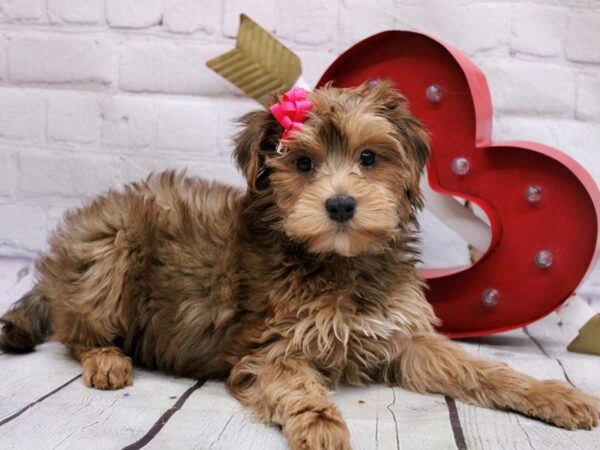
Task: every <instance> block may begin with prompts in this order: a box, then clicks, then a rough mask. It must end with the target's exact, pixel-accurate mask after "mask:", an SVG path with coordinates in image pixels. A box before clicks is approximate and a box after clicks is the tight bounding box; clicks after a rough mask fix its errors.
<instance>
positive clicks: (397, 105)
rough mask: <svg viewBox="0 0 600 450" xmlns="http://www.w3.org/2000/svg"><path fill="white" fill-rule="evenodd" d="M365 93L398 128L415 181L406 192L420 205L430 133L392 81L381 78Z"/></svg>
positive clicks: (416, 204) (413, 180)
mask: <svg viewBox="0 0 600 450" xmlns="http://www.w3.org/2000/svg"><path fill="white" fill-rule="evenodd" d="M366 95H367V96H368V97H369V99H370V100H371V101H372V102H373V103H374V104H375V105H377V106H378V108H379V111H380V113H381V114H382V115H383V116H385V117H386V118H387V119H388V120H389V121H390V122H392V123H393V124H394V126H395V128H396V130H397V133H398V134H397V136H398V140H399V141H400V144H401V145H402V147H403V148H404V150H405V151H406V152H407V154H408V157H409V160H410V163H411V172H412V174H411V177H412V183H411V184H410V187H409V192H407V193H408V194H409V196H410V197H411V201H412V202H413V205H414V206H416V207H418V208H420V207H421V206H422V202H421V190H420V188H419V182H420V179H421V173H422V172H423V169H424V167H425V164H426V163H427V159H428V158H429V153H430V149H429V133H428V132H427V129H426V128H425V126H424V125H423V124H422V123H421V121H420V120H419V119H417V118H416V117H415V116H413V114H412V113H411V112H410V110H409V109H408V102H407V100H406V98H405V97H404V96H403V95H402V94H400V93H399V92H398V91H397V90H395V89H394V87H393V85H392V83H391V82H390V81H382V82H380V83H377V84H376V85H374V86H371V87H370V88H369V89H368V91H367V94H366Z"/></svg>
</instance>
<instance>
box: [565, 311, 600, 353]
mask: <svg viewBox="0 0 600 450" xmlns="http://www.w3.org/2000/svg"><path fill="white" fill-rule="evenodd" d="M567 350H569V351H570V352H577V353H589V354H591V355H600V314H596V315H595V316H594V317H592V318H591V319H590V320H589V321H588V322H587V323H586V324H585V325H584V326H583V327H582V328H581V329H580V330H579V334H578V335H577V337H576V338H575V339H574V340H573V342H571V343H570V344H569V346H568V347H567Z"/></svg>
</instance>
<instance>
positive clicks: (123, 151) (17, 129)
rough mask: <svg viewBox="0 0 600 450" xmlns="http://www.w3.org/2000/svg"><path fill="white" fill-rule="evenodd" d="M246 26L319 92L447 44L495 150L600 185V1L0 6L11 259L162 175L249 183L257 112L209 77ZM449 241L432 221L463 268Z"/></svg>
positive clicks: (1, 232) (2, 184)
mask: <svg viewBox="0 0 600 450" xmlns="http://www.w3.org/2000/svg"><path fill="white" fill-rule="evenodd" d="M241 12H245V13H247V14H249V15H250V16H251V17H253V18H255V19H256V20H258V21H259V22H260V23H262V24H263V25H264V26H265V27H266V28H267V29H269V30H270V31H272V32H274V33H275V34H276V35H277V36H278V37H280V38H281V39H282V40H283V41H284V42H285V43H286V44H287V45H288V46H289V47H291V48H292V49H293V50H295V51H297V52H298V53H299V54H300V56H301V57H302V61H303V65H304V75H305V78H306V79H307V80H308V81H309V82H310V83H315V82H316V81H317V80H318V78H319V76H320V75H321V73H322V72H323V71H324V70H325V68H326V67H327V66H328V65H329V64H330V63H331V62H332V61H333V60H334V59H335V57H336V56H337V55H338V54H340V53H341V52H342V51H343V50H345V49H346V48H347V47H348V46H350V45H351V44H353V43H355V42H357V41H358V40H360V39H362V38H364V37H366V36H368V35H370V34H373V33H376V32H378V31H382V30H385V29H390V28H399V29H415V30H420V31H424V32H426V33H430V34H432V35H436V36H439V37H440V38H442V39H443V40H445V41H447V42H449V43H451V44H453V45H454V46H456V47H457V48H459V49H461V50H462V51H464V52H465V53H467V54H468V55H469V56H471V57H472V58H473V59H474V60H475V61H476V63H478V64H479V65H480V66H481V67H482V68H483V70H484V71H485V72H486V74H487V76H488V81H489V84H490V88H491V92H492V97H493V100H494V103H495V131H494V137H495V138H496V139H498V140H501V139H530V140H538V141H541V142H543V143H546V144H549V145H552V146H556V147H558V148H561V149H562V150H563V151H565V152H567V153H569V154H571V155H573V156H574V157H576V158H577V159H578V160H579V161H581V162H582V163H583V164H584V165H585V166H586V167H587V168H588V170H590V172H591V173H592V174H593V176H594V177H595V178H596V180H597V181H600V148H599V146H600V144H599V142H600V1H599V0H378V1H374V0H340V1H336V0H307V1H301V2H299V1H291V0H278V1H276V0H260V1H259V0H251V1H250V0H246V1H242V0H0V255H1V254H23V253H25V254H32V253H33V252H34V251H35V250H37V249H40V248H43V246H44V241H45V238H46V235H47V233H48V232H49V231H50V230H51V229H52V228H53V227H54V225H55V223H56V221H57V220H58V218H59V217H60V215H61V214H62V212H63V210H64V209H65V208H67V207H72V206H75V205H77V204H79V203H80V202H81V201H83V200H84V199H87V198H89V197H91V196H93V195H94V194H95V193H97V192H101V191H102V190H104V189H107V188H109V187H117V186H119V185H121V184H122V183H124V182H126V181H131V180H134V179H139V178H142V177H144V176H145V175H146V174H147V173H148V172H149V171H151V170H161V169H164V168H167V167H177V168H182V167H187V168H188V171H189V172H190V173H193V174H200V175H203V176H206V177H209V178H218V179H222V180H225V181H227V182H232V183H236V184H239V185H242V181H241V178H240V176H239V175H238V174H237V173H236V171H235V170H234V168H233V165H232V164H231V160H230V156H229V153H230V150H231V145H230V137H231V134H232V132H233V127H232V124H231V121H232V119H233V118H234V117H236V116H239V115H241V114H242V113H244V112H245V111H248V110H250V109H252V108H254V107H255V106H256V105H255V104H254V103H253V101H251V100H248V99H246V98H244V97H243V96H242V95H241V94H240V93H239V92H238V91H237V90H236V89H235V88H232V87H231V86H230V85H229V84H228V83H227V82H226V81H224V80H222V79H221V78H220V77H218V76H217V75H215V74H214V73H212V72H211V71H210V70H208V69H207V68H206V67H205V66H204V63H205V61H206V60H207V59H209V58H212V57H214V56H216V55H218V54H220V53H222V52H224V51H226V50H228V49H230V48H231V47H232V46H233V45H234V37H235V35H236V32H237V26H238V20H239V17H238V16H239V14H240V13H241ZM440 229H441V227H440V225H439V224H438V223H437V222H436V221H435V220H434V219H432V218H430V217H426V218H425V232H426V238H425V240H426V242H427V243H430V244H428V245H426V246H425V258H426V260H428V261H430V262H437V263H446V262H448V263H452V262H458V261H459V260H461V259H463V260H464V252H462V249H463V246H462V244H461V243H460V242H458V241H457V240H456V239H454V238H453V237H452V235H451V234H448V233H446V232H443V233H442V232H440ZM440 242H443V243H444V244H443V245H444V247H445V248H453V249H454V250H453V251H450V252H444V253H443V256H442V257H440V256H436V255H439V254H440V252H439V251H438V250H436V249H435V248H436V245H438V244H439V243H440ZM448 242H451V243H452V245H450V246H449V245H448ZM431 243H433V244H431ZM438 248H439V247H438Z"/></svg>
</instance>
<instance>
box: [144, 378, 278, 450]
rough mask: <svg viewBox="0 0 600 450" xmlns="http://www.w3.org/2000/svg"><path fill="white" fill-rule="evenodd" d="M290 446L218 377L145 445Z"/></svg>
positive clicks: (246, 448) (243, 449)
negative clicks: (217, 379) (256, 417)
mask: <svg viewBox="0 0 600 450" xmlns="http://www.w3.org/2000/svg"><path fill="white" fill-rule="evenodd" d="M181 448H196V449H209V448H210V449H236V450H250V449H269V450H284V449H287V448H288V445H287V442H286V440H285V438H284V437H283V434H282V433H281V431H280V430H279V429H278V428H276V427H271V426H267V425H264V424H262V423H259V422H257V421H256V420H255V419H254V418H253V417H252V412H251V411H250V410H248V409H246V408H244V407H242V405H241V404H240V403H239V402H238V401H237V400H236V399H235V398H233V396H231V395H230V394H229V392H227V389H226V388H225V385H224V384H223V383H222V382H218V381H209V382H207V383H206V384H205V385H204V386H203V387H202V389H200V390H198V391H196V392H194V394H193V395H192V396H191V397H190V398H189V399H188V401H187V402H186V403H185V404H184V405H183V407H182V408H181V410H180V411H178V412H177V413H176V414H175V415H174V416H173V417H172V418H171V420H170V421H169V422H168V423H167V424H166V425H165V426H164V428H163V429H162V430H161V432H160V433H159V434H158V435H157V436H156V437H155V438H154V439H153V440H152V441H151V442H150V443H149V444H148V445H147V446H146V447H144V449H148V450H150V449H181Z"/></svg>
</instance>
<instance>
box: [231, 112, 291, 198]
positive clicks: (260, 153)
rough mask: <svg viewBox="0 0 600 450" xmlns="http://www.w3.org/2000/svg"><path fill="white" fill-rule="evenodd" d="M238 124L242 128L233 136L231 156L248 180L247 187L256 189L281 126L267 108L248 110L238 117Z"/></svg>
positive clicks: (264, 171) (276, 141) (279, 135)
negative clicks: (233, 145) (233, 146)
mask: <svg viewBox="0 0 600 450" xmlns="http://www.w3.org/2000/svg"><path fill="white" fill-rule="evenodd" d="M238 124H239V125H241V126H242V130H241V131H240V132H239V133H238V134H237V135H236V136H235V137H234V144H235V149H234V151H233V156H234V158H235V161H236V164H237V166H238V168H239V169H240V170H241V171H242V173H243V174H244V177H245V178H246V181H247V182H248V189H249V190H250V191H257V190H259V189H260V187H261V186H262V184H263V183H261V181H263V180H262V176H263V174H266V167H265V158H266V156H267V155H268V154H269V153H273V152H275V149H276V148H277V144H278V142H279V138H280V137H281V132H282V128H281V125H279V123H278V122H277V120H276V119H275V118H274V117H273V115H272V114H271V112H270V111H268V110H259V111H253V112H250V113H248V114H246V115H244V116H242V117H241V118H239V119H238ZM259 178H261V180H259Z"/></svg>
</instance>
